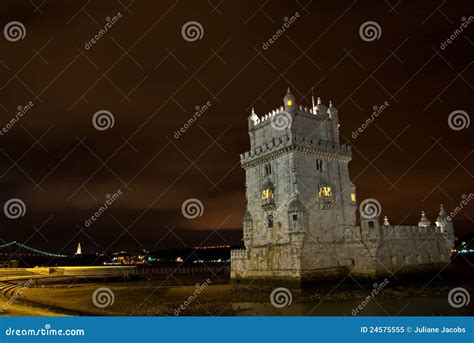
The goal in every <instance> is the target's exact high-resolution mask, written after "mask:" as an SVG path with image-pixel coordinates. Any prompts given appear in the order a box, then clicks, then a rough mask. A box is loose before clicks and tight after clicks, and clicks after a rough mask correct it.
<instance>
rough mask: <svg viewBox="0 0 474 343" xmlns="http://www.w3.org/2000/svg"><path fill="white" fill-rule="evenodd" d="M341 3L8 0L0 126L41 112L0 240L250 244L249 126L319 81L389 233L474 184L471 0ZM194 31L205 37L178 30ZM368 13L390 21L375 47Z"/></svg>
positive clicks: (31, 122)
mask: <svg viewBox="0 0 474 343" xmlns="http://www.w3.org/2000/svg"><path fill="white" fill-rule="evenodd" d="M334 3H336V2H330V3H329V2H328V1H307V0H299V1H296V2H295V1H218V0H211V1H209V2H208V1H179V2H177V1H176V2H175V1H167V0H160V1H129V2H127V1H126V0H124V1H84V0H81V1H77V0H75V1H51V0H46V1H39V0H35V1H19V0H11V1H5V0H3V1H2V2H1V4H0V8H1V10H0V23H1V27H2V28H3V27H5V25H7V24H8V23H10V22H12V21H18V22H21V23H22V24H23V25H24V27H25V31H24V33H25V36H24V38H23V39H19V40H17V41H9V40H7V39H6V36H5V33H4V32H3V30H2V33H3V35H1V36H0V118H1V122H0V126H1V127H3V128H5V127H6V125H7V123H9V122H10V121H11V120H12V118H15V116H16V113H17V108H18V106H23V107H25V105H27V104H28V103H30V102H31V103H32V104H33V106H32V107H31V108H30V109H29V110H28V111H27V112H26V113H25V114H24V115H23V116H22V117H20V119H19V120H18V121H17V122H16V123H14V125H12V126H11V127H9V128H8V129H7V131H6V132H5V130H4V131H2V134H1V135H0V148H1V153H2V154H1V159H0V176H1V179H0V185H1V191H0V204H1V206H2V209H3V204H4V203H5V202H7V201H8V200H9V199H13V198H15V199H21V200H22V201H23V202H24V204H25V207H26V213H25V214H24V216H22V217H20V218H17V219H9V218H7V216H6V215H5V214H4V211H1V212H0V239H1V240H2V241H3V242H10V241H13V240H17V241H21V242H24V243H26V244H28V245H30V246H33V247H36V248H41V249H46V250H49V251H54V252H58V251H62V252H63V253H72V252H74V250H75V247H76V245H77V243H78V242H81V244H82V249H83V251H85V252H95V251H98V250H100V251H104V250H106V251H116V250H122V249H127V250H141V249H158V248H169V247H183V246H186V245H200V244H202V245H210V244H239V243H240V239H241V235H242V234H241V225H242V224H241V221H242V216H243V213H244V211H245V180H244V171H243V169H242V168H241V167H240V165H239V164H240V157H239V154H240V153H243V152H244V151H246V150H247V149H248V148H249V136H248V133H247V117H248V115H249V114H250V111H251V108H252V107H254V108H255V111H256V113H257V114H258V115H264V114H266V113H268V112H269V111H271V110H273V109H275V108H276V107H279V106H280V105H282V98H283V96H284V95H285V93H286V89H287V87H291V89H292V92H293V94H294V95H295V96H296V97H297V99H298V101H299V102H300V103H303V104H305V105H310V103H311V88H314V94H315V96H317V97H321V99H322V101H323V103H324V104H325V105H328V103H329V100H332V102H333V103H334V105H335V106H336V107H337V108H338V110H339V118H340V123H341V141H342V142H343V143H347V144H350V145H352V147H353V160H352V162H350V164H349V166H350V172H351V179H352V181H353V182H354V184H355V185H356V187H357V192H358V199H359V201H361V200H363V199H365V198H375V199H377V200H378V201H379V202H380V203H381V204H382V216H384V215H387V216H388V217H389V220H390V223H391V224H411V225H415V224H416V223H418V221H419V218H420V213H421V210H422V209H424V210H425V211H426V213H427V215H428V218H429V219H430V220H431V221H435V219H436V216H437V214H438V212H439V204H440V203H443V204H444V205H445V207H446V209H447V211H448V213H449V212H450V211H451V210H452V209H453V208H455V207H456V206H459V204H460V202H461V201H462V199H463V198H462V197H463V194H464V195H469V194H470V193H473V192H474V182H473V175H474V154H473V151H474V150H473V149H474V148H473V146H474V144H473V138H472V137H473V127H474V124H471V125H470V126H469V127H464V128H461V129H460V130H454V129H452V128H451V127H450V125H449V121H448V117H449V115H450V113H452V112H453V111H464V114H461V116H463V118H464V119H467V120H469V121H470V119H471V118H470V116H472V109H473V99H474V97H473V92H472V89H473V84H474V67H473V66H472V57H473V44H474V31H473V29H474V22H473V21H472V20H474V18H472V17H471V19H469V16H470V15H471V14H472V8H473V7H472V1H470V0H464V1H456V2H455V3H454V2H449V3H448V2H442V1H431V2H427V1H404V2H401V1H395V0H388V1H337V4H334ZM119 12H120V15H119V14H118V13H119ZM296 13H298V15H296ZM114 16H115V19H113V17H114ZM107 17H109V19H110V21H113V24H112V25H111V27H110V28H108V30H107V32H106V33H105V34H103V35H102V36H100V39H99V40H97V41H96V42H95V43H93V44H89V45H88V46H86V45H87V44H88V42H89V43H90V41H91V39H93V38H94V36H96V35H98V34H99V31H100V30H101V29H103V28H104V26H105V25H106V23H108V21H107ZM292 17H293V19H295V20H292V19H291V18H292ZM285 18H286V20H287V21H285ZM463 18H464V20H465V23H468V22H469V20H470V24H467V25H466V26H467V27H466V28H463V32H462V33H461V34H459V35H458V36H457V37H455V39H454V40H452V42H451V43H449V44H447V45H446V46H444V49H442V48H441V44H442V43H443V42H446V40H447V39H448V38H449V37H450V36H451V35H452V34H453V33H454V31H455V30H456V29H459V27H460V26H461V24H462V23H463ZM190 21H195V22H198V23H199V24H200V25H201V27H202V31H201V36H200V37H197V38H198V39H195V40H194V39H193V38H192V37H190V38H188V39H187V40H186V39H184V38H183V35H182V27H183V25H185V23H187V22H190ZM289 21H291V22H292V23H291V25H290V24H287V25H289V27H288V28H286V29H285V32H284V33H283V34H281V35H279V36H278V39H276V41H274V42H273V43H270V44H269V46H266V48H264V47H263V45H264V43H265V42H268V41H269V39H270V38H272V36H273V35H275V34H276V33H277V31H278V30H279V29H281V27H282V26H283V24H284V23H285V22H286V23H288V22H289ZM368 21H373V22H376V23H377V24H378V25H379V27H380V32H379V33H380V36H379V37H378V39H375V40H372V41H369V42H368V41H364V40H363V39H362V38H361V36H360V34H359V28H360V27H361V25H362V24H364V23H365V22H368ZM10 38H11V37H10ZM199 38H200V39H199ZM13 40H15V39H13ZM189 40H194V41H189ZM208 102H209V104H210V106H208V109H206V110H205V111H203V113H202V114H201V116H200V117H199V118H198V120H197V121H196V122H195V123H194V124H193V125H192V126H191V127H189V128H188V129H187V130H186V131H185V132H184V133H182V134H181V136H180V137H178V138H175V137H174V136H175V132H176V131H178V130H179V129H180V128H181V127H183V126H184V124H185V123H186V122H187V121H188V120H189V118H190V117H192V116H193V113H194V112H195V111H196V110H195V109H196V106H200V107H201V108H202V107H203V105H205V104H207V103H208ZM385 102H387V103H388V106H386V109H385V110H384V111H383V112H382V113H381V114H380V115H379V116H378V117H377V118H376V120H375V122H373V123H372V124H371V125H370V126H369V127H367V128H366V129H365V130H364V131H363V132H362V133H361V134H359V135H358V136H357V137H355V138H354V137H353V134H352V133H353V132H354V131H356V130H357V128H359V127H360V126H361V125H362V124H363V123H364V122H365V121H366V120H367V118H368V117H370V115H371V114H372V112H373V107H374V106H380V105H382V104H384V103H385ZM101 110H105V111H109V112H110V113H112V115H113V118H114V125H113V127H111V128H109V129H107V130H97V129H96V128H95V127H94V125H93V123H92V119H93V116H94V114H95V113H96V112H98V111H101ZM457 113H460V112H457ZM456 115H458V114H456ZM466 125H467V124H463V126H466ZM118 190H120V191H121V192H122V195H121V196H119V198H118V199H117V200H115V201H114V202H113V204H112V205H111V206H110V208H109V209H108V210H107V211H106V212H104V213H103V214H102V215H101V216H100V218H98V219H97V220H96V221H95V222H93V223H92V225H89V227H85V223H84V222H85V220H86V219H87V218H90V216H91V215H93V214H94V212H95V211H97V210H98V208H99V207H100V206H102V205H103V204H104V202H105V201H106V200H107V198H106V197H107V194H110V195H111V194H114V193H116V192H117V191H118ZM189 198H196V199H199V200H200V201H201V202H202V204H203V208H204V211H203V214H202V216H200V217H198V218H197V219H187V218H185V217H184V216H183V215H182V213H181V205H182V203H183V202H184V201H185V200H187V199H189ZM473 209H474V205H473V204H472V203H469V204H468V206H467V207H464V208H463V209H462V210H461V211H460V213H459V214H457V215H456V217H455V218H454V225H455V231H456V234H457V235H466V234H472V233H473V232H474V225H473V220H474V211H473ZM382 218H383V217H382Z"/></svg>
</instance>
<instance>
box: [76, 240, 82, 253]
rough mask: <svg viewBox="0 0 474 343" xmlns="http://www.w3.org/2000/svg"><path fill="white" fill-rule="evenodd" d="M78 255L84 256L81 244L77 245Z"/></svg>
mask: <svg viewBox="0 0 474 343" xmlns="http://www.w3.org/2000/svg"><path fill="white" fill-rule="evenodd" d="M76 255H82V249H81V243H78V244H77V250H76Z"/></svg>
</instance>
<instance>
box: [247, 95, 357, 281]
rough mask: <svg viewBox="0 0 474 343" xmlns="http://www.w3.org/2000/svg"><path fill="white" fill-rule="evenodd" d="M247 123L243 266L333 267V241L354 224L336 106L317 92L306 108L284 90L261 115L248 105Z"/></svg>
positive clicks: (288, 270) (305, 271)
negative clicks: (277, 101) (273, 106)
mask: <svg viewBox="0 0 474 343" xmlns="http://www.w3.org/2000/svg"><path fill="white" fill-rule="evenodd" d="M248 128H249V135H250V150H249V151H248V152H246V153H244V154H242V155H241V164H242V167H243V168H244V169H245V173H246V198H247V211H246V213H245V216H244V225H243V227H244V242H245V246H246V253H247V254H248V256H247V258H248V259H249V262H248V264H249V266H248V267H249V268H247V269H248V270H253V271H254V272H255V274H256V275H260V274H262V273H263V274H269V275H268V276H276V277H278V276H290V277H295V278H302V277H306V276H308V275H309V274H311V273H312V272H313V271H314V270H315V269H319V268H322V266H326V267H331V266H334V265H337V264H338V263H337V261H336V260H334V258H335V256H334V255H335V254H334V252H333V251H332V250H333V249H334V244H333V243H334V242H335V241H337V240H341V239H342V237H343V235H344V230H345V229H346V228H353V227H354V226H355V223H356V222H355V220H356V217H355V211H356V198H355V187H354V185H353V184H352V183H351V181H350V179H349V171H348V166H347V164H348V162H349V161H350V160H351V149H350V147H348V146H345V145H340V144H339V118H338V111H337V110H336V108H335V107H334V106H333V105H332V103H330V106H329V108H328V107H326V106H324V105H323V104H322V102H321V99H319V98H318V99H317V103H316V105H314V99H313V106H312V108H307V107H303V106H298V103H297V101H296V98H295V96H294V95H293V94H292V93H291V91H290V89H288V91H287V93H286V94H285V96H284V98H283V106H281V107H280V108H277V109H275V110H273V111H272V112H270V113H268V114H266V115H264V116H262V117H260V118H259V117H258V116H257V115H256V113H255V111H254V110H252V113H251V115H250V117H249V118H248ZM328 242H331V243H330V244H328ZM316 260H318V263H315V262H316Z"/></svg>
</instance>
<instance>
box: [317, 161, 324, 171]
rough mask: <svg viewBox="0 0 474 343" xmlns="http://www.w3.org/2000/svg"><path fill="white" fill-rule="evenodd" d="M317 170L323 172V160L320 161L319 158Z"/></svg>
mask: <svg viewBox="0 0 474 343" xmlns="http://www.w3.org/2000/svg"><path fill="white" fill-rule="evenodd" d="M316 170H317V171H319V172H322V171H323V160H320V159H319V158H317V159H316Z"/></svg>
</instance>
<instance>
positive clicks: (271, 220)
mask: <svg viewBox="0 0 474 343" xmlns="http://www.w3.org/2000/svg"><path fill="white" fill-rule="evenodd" d="M267 227H268V228H269V229H271V228H272V227H273V216H272V215H269V216H268V217H267Z"/></svg>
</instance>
